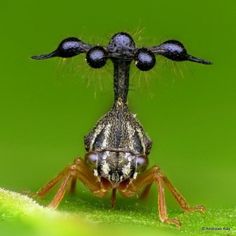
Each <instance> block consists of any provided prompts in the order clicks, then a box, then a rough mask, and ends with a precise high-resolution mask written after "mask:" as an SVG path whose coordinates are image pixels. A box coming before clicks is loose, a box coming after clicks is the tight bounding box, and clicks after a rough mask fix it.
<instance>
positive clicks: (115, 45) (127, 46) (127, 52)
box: [107, 32, 135, 57]
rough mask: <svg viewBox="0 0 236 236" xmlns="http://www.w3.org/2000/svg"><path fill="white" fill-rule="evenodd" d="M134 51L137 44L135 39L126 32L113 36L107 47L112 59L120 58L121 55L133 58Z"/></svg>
mask: <svg viewBox="0 0 236 236" xmlns="http://www.w3.org/2000/svg"><path fill="white" fill-rule="evenodd" d="M134 49H135V43H134V40H133V38H132V37H131V36H130V35H129V34H127V33H124V32H120V33H117V34H115V35H113V36H112V38H111V40H110V42H109V44H108V46H107V50H108V52H109V53H111V54H112V57H116V56H117V57H119V56H121V55H122V56H124V57H125V56H127V57H131V56H132V54H133V51H134ZM116 54H117V55H116Z"/></svg>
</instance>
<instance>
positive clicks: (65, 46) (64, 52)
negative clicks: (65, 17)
mask: <svg viewBox="0 0 236 236" xmlns="http://www.w3.org/2000/svg"><path fill="white" fill-rule="evenodd" d="M81 45H82V42H81V40H79V39H77V38H74V37H70V38H66V39H64V40H63V41H62V42H61V43H60V44H59V46H58V48H57V50H56V52H57V56H59V57H64V58H67V57H73V56H76V55H77V54H79V53H81Z"/></svg>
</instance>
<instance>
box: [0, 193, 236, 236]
mask: <svg viewBox="0 0 236 236" xmlns="http://www.w3.org/2000/svg"><path fill="white" fill-rule="evenodd" d="M62 209H63V211H54V210H51V209H49V208H45V207H42V206H40V205H38V204H37V203H36V202H34V201H33V200H32V199H30V198H29V197H27V196H24V195H20V194H18V193H15V192H10V191H6V190H3V189H0V220H1V226H2V228H3V229H4V230H5V233H9V232H10V233H11V232H12V231H13V232H14V227H16V228H19V227H20V230H21V231H18V235H19V234H21V232H22V234H24V233H25V230H22V228H28V230H27V232H28V233H29V234H35V235H56V236H58V235H93V234H97V235H110V234H111V233H112V235H134V234H135V235H143V234H144V233H145V235H165V236H171V235H173V236H174V235H198V234H201V235H209V233H211V235H235V234H236V230H235V229H236V228H235V224H236V209H217V210H212V209H209V210H208V212H207V213H205V214H201V213H197V214H196V213H195V214H193V213H191V214H183V213H182V214H180V213H179V212H172V213H171V216H176V215H177V214H178V215H179V218H180V219H181V221H182V222H183V225H182V227H181V228H180V229H178V228H176V227H173V226H167V225H164V224H161V223H157V221H156V217H155V215H156V213H155V211H154V210H153V211H151V214H150V211H147V209H145V208H144V207H143V206H139V208H137V205H136V208H135V207H134V205H133V206H132V204H128V206H126V208H123V207H122V208H118V209H116V210H108V209H107V207H106V206H105V205H104V204H103V205H99V206H98V205H97V204H94V203H92V202H91V201H90V200H88V201H82V200H78V201H77V204H73V203H71V202H66V203H65V204H63V207H62ZM105 211H106V213H104V212H105ZM77 212H79V214H78V213H77ZM9 225H10V226H12V227H11V228H9V227H6V226H9ZM134 225H135V226H134ZM216 225H218V226H216ZM226 225H227V226H226ZM104 226H106V228H104ZM1 232H3V231H2V230H1Z"/></svg>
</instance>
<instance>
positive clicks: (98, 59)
mask: <svg viewBox="0 0 236 236" xmlns="http://www.w3.org/2000/svg"><path fill="white" fill-rule="evenodd" d="M86 60H87V63H88V64H89V65H90V66H91V67H93V68H101V67H103V66H104V65H105V64H106V61H107V52H106V50H105V49H104V48H103V47H101V46H95V47H93V48H90V49H89V51H88V52H87V55H86Z"/></svg>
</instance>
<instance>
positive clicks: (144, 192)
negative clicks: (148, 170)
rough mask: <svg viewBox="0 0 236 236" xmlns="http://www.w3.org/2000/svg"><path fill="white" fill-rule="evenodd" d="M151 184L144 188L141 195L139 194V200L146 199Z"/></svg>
mask: <svg viewBox="0 0 236 236" xmlns="http://www.w3.org/2000/svg"><path fill="white" fill-rule="evenodd" d="M151 186H152V184H148V185H147V186H145V187H144V189H143V191H142V193H141V194H140V196H139V198H140V199H141V200H145V199H146V198H147V197H148V194H149V193H150V189H151Z"/></svg>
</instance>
